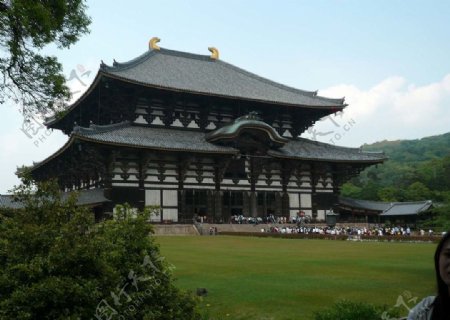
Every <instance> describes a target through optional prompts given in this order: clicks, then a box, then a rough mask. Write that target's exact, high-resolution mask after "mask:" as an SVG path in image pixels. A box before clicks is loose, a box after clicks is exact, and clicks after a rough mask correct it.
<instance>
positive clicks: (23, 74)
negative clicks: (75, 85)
mask: <svg viewBox="0 0 450 320" xmlns="http://www.w3.org/2000/svg"><path fill="white" fill-rule="evenodd" d="M85 10H86V6H85V4H84V1H83V0H55V1H45V0H34V1H27V0H14V1H5V0H3V1H2V0H0V50H1V55H0V70H1V73H2V75H3V77H2V81H1V82H0V104H2V103H3V102H5V101H6V100H8V99H12V100H13V102H14V103H19V104H20V105H21V106H22V111H23V113H24V115H25V116H27V115H30V114H31V113H35V112H39V113H41V114H46V113H48V112H51V111H57V109H58V107H61V105H59V106H58V105H57V104H58V102H59V103H60V104H62V102H63V101H64V100H67V99H68V98H69V96H70V92H69V89H68V88H67V87H66V85H65V79H64V76H63V74H62V66H61V64H60V63H59V62H58V61H57V59H56V57H52V56H45V55H42V49H43V48H44V47H45V46H46V45H49V44H55V45H56V46H57V47H58V48H68V47H70V45H72V44H74V43H75V42H77V41H78V39H79V37H80V36H81V35H83V34H85V33H87V32H88V28H87V27H88V25H89V24H90V19H89V18H88V17H87V16H86V14H85Z"/></svg>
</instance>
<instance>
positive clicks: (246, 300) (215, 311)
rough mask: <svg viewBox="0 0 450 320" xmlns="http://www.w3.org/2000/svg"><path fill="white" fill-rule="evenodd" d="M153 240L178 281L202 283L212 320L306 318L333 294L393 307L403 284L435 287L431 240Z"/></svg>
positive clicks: (425, 289) (417, 290) (419, 291)
mask: <svg viewBox="0 0 450 320" xmlns="http://www.w3.org/2000/svg"><path fill="white" fill-rule="evenodd" d="M157 241H158V242H159V243H160V246H161V253H162V255H163V256H164V257H166V259H167V260H168V261H169V262H171V263H172V264H174V265H175V267H176V269H175V277H176V278H177V281H176V284H177V285H178V286H179V287H180V288H184V289H191V290H194V291H195V289H196V288H199V287H204V288H207V289H208V292H209V293H208V296H207V297H206V298H204V299H203V302H202V306H203V308H204V309H207V310H208V313H209V315H210V316H211V318H212V319H277V320H278V319H312V318H313V312H314V311H316V310H320V309H321V308H323V307H326V306H328V305H331V304H332V303H333V302H335V301H336V300H339V299H350V300H356V301H365V302H371V303H374V304H380V305H387V306H394V305H395V304H396V302H397V297H398V296H399V295H401V294H402V293H404V292H405V291H409V292H411V294H412V295H413V297H418V298H419V299H421V298H422V297H423V296H425V295H428V294H430V293H433V288H434V271H433V257H432V256H433V252H434V249H435V246H436V244H428V243H386V242H351V241H330V240H300V239H275V238H252V237H233V236H217V237H208V236H204V237H158V239H157ZM412 304H413V303H412ZM400 310H403V311H404V312H403V313H405V312H406V309H405V308H400Z"/></svg>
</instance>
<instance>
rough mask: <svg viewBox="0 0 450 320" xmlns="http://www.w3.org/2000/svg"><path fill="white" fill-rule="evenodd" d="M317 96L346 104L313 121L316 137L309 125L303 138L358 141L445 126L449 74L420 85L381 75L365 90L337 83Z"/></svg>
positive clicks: (449, 117) (448, 124)
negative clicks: (339, 99) (341, 99)
mask: <svg viewBox="0 0 450 320" xmlns="http://www.w3.org/2000/svg"><path fill="white" fill-rule="evenodd" d="M320 95H322V96H326V97H340V96H345V97H346V102H347V103H348V104H349V106H348V107H347V108H346V109H345V111H344V114H343V115H337V116H334V117H332V118H325V119H323V120H322V121H319V122H317V123H316V125H315V126H314V128H313V130H315V132H316V136H315V137H314V135H313V134H312V132H313V130H310V132H309V133H306V134H304V135H303V136H304V137H306V138H316V139H317V140H319V141H323V142H328V143H335V144H337V145H345V146H360V145H362V144H364V143H372V142H376V141H381V140H398V139H417V138H422V137H425V136H431V135H436V134H442V133H445V132H448V131H450V108H449V107H448V106H449V104H450V75H447V76H446V77H444V78H443V79H442V80H441V81H439V82H435V83H431V84H427V85H424V86H416V85H414V84H411V83H408V82H407V80H406V79H404V78H402V77H390V78H387V79H385V80H383V81H381V82H380V83H379V84H377V85H375V86H373V87H372V88H370V89H368V90H362V89H359V88H358V87H357V86H355V85H346V84H341V85H336V86H333V87H331V88H327V89H325V90H322V91H321V92H320ZM332 119H333V120H332ZM350 124H352V125H351V126H350ZM331 132H332V133H331ZM317 133H322V135H320V134H317ZM324 133H326V135H325V134H324Z"/></svg>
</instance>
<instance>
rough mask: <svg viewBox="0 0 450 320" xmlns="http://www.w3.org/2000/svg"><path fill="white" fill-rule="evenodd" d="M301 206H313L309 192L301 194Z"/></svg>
mask: <svg viewBox="0 0 450 320" xmlns="http://www.w3.org/2000/svg"><path fill="white" fill-rule="evenodd" d="M300 206H301V207H302V208H311V206H312V201H311V194H309V193H301V194H300Z"/></svg>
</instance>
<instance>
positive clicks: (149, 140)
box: [74, 122, 237, 154]
mask: <svg viewBox="0 0 450 320" xmlns="http://www.w3.org/2000/svg"><path fill="white" fill-rule="evenodd" d="M74 136H75V137H80V138H82V139H85V140H91V141H95V142H103V143H108V144H116V145H117V144H118V145H124V146H132V147H138V148H149V149H158V150H169V151H192V152H218V153H228V154H233V153H237V150H236V149H234V148H230V147H223V146H219V145H215V144H212V143H209V142H206V140H205V133H203V132H199V131H187V130H177V129H167V128H154V127H144V126H133V125H130V124H129V123H128V122H123V123H120V124H113V125H106V126H96V125H91V126H90V127H89V128H82V127H75V130H74Z"/></svg>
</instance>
